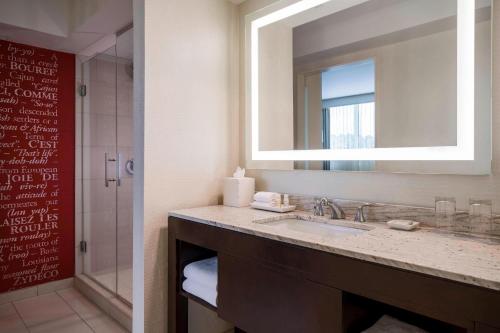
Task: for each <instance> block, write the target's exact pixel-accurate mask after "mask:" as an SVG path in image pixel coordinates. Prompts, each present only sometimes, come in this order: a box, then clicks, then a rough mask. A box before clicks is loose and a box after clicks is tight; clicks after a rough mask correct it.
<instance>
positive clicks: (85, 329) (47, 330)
mask: <svg viewBox="0 0 500 333" xmlns="http://www.w3.org/2000/svg"><path fill="white" fill-rule="evenodd" d="M29 329H30V332H32V333H92V329H91V328H90V327H89V326H88V325H87V324H86V323H85V322H84V321H83V320H82V319H81V318H80V317H78V315H77V314H71V315H68V316H65V317H61V318H58V319H55V320H51V321H48V322H45V323H42V324H39V325H36V326H32V327H30V328H29Z"/></svg>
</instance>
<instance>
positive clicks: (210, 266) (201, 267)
mask: <svg viewBox="0 0 500 333" xmlns="http://www.w3.org/2000/svg"><path fill="white" fill-rule="evenodd" d="M217 262H218V260H217V257H212V258H208V259H204V260H200V261H195V262H193V263H190V264H189V265H186V267H184V272H183V273H184V276H185V277H186V278H187V279H190V280H193V281H195V282H197V283H199V284H201V285H203V286H206V287H208V288H212V289H214V290H217Z"/></svg>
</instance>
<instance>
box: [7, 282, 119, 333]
mask: <svg viewBox="0 0 500 333" xmlns="http://www.w3.org/2000/svg"><path fill="white" fill-rule="evenodd" d="M21 332H40V333H43V332H47V333H65V332H69V333H92V332H95V333H115V332H116V333H125V332H127V330H125V329H124V328H123V327H121V326H120V325H119V324H118V323H117V322H115V321H114V320H113V319H111V318H110V317H108V316H107V315H106V314H105V313H103V312H102V311H101V310H100V309H99V308H98V307H97V306H95V305H94V304H93V303H92V302H90V301H89V300H88V299H87V298H85V297H84V296H83V295H82V294H80V293H79V292H78V291H77V290H76V289H74V288H69V289H63V290H59V291H57V292H53V293H48V294H45V295H40V296H36V297H32V298H27V299H23V300H21V301H16V302H12V303H5V304H2V305H0V333H21Z"/></svg>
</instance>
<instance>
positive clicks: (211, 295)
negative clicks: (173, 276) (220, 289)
mask: <svg viewBox="0 0 500 333" xmlns="http://www.w3.org/2000/svg"><path fill="white" fill-rule="evenodd" d="M182 289H184V290H185V291H187V292H188V293H190V294H192V295H195V296H197V297H199V298H201V299H202V300H204V301H206V302H207V303H210V304H212V305H213V306H215V307H216V306H217V289H214V288H210V287H207V286H205V285H202V284H200V283H198V282H196V281H194V280H191V279H186V280H184V282H182Z"/></svg>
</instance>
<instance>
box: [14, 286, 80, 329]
mask: <svg viewBox="0 0 500 333" xmlns="http://www.w3.org/2000/svg"><path fill="white" fill-rule="evenodd" d="M14 306H15V307H16V309H17V311H18V312H19V314H20V315H21V318H22V319H23V320H24V322H25V323H26V325H27V326H28V327H31V326H38V325H40V324H43V323H46V322H50V321H54V320H58V319H62V318H66V317H68V316H71V315H73V314H75V312H74V311H73V310H72V309H71V308H70V307H69V305H68V304H66V303H65V302H64V300H63V299H62V298H61V297H59V295H57V294H56V293H50V294H45V295H41V296H37V297H33V298H28V299H25V300H22V301H17V302H14Z"/></svg>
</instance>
